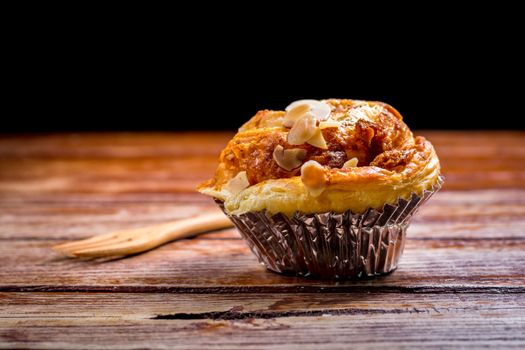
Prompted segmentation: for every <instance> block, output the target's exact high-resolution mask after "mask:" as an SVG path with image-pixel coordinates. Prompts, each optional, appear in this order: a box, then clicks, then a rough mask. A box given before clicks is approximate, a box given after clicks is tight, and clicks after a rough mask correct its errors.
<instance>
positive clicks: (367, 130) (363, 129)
mask: <svg viewBox="0 0 525 350" xmlns="http://www.w3.org/2000/svg"><path fill="white" fill-rule="evenodd" d="M323 102H325V103H327V104H329V105H330V107H331V118H332V119H334V120H337V121H339V122H340V123H341V124H340V126H339V127H338V128H326V129H323V130H322V134H323V136H324V139H325V140H326V143H327V146H328V149H326V150H325V149H320V148H317V147H314V146H311V145H309V144H306V143H305V144H302V145H290V144H288V143H287V141H286V140H287V134H288V131H289V129H287V128H285V127H283V126H282V119H283V117H284V114H285V113H284V112H275V111H268V110H265V111H260V112H259V113H257V114H256V115H255V116H254V117H253V118H251V119H250V120H249V121H248V122H247V123H245V124H244V125H243V126H242V127H241V128H240V129H239V132H238V133H237V134H236V135H235V136H234V138H233V139H232V140H231V141H230V142H229V143H228V145H227V146H226V148H225V149H224V150H223V151H222V153H221V155H220V164H219V167H218V168H217V171H216V173H215V176H214V177H213V178H212V179H211V180H209V181H207V182H205V183H203V184H202V185H200V186H199V188H198V189H199V190H200V191H201V192H203V193H206V194H210V195H212V196H214V197H216V198H219V199H221V200H224V201H227V200H229V199H230V200H232V203H233V202H236V203H237V204H236V205H238V207H237V208H233V210H232V211H238V210H240V209H239V206H240V207H242V203H241V202H242V195H243V193H241V194H240V195H239V196H238V198H236V199H235V200H234V199H233V198H229V197H231V196H228V194H227V193H225V192H224V191H222V189H223V187H224V186H225V184H226V183H227V182H228V181H229V180H230V179H231V178H232V177H234V176H235V175H236V174H237V173H239V172H240V171H246V174H247V176H248V180H249V182H250V187H249V188H248V189H246V190H245V191H244V192H246V193H245V195H249V193H252V194H253V195H255V192H254V191H257V189H255V188H254V187H261V186H262V185H266V187H267V186H268V185H270V184H271V186H274V189H278V188H280V187H283V186H284V188H286V186H288V187H290V186H291V187H294V186H292V185H291V184H295V185H296V187H297V186H298V187H297V188H295V187H294V191H297V193H296V196H297V195H298V194H299V193H303V192H306V189H305V188H304V186H303V188H302V189H301V185H302V183H301V181H300V180H299V182H298V179H300V175H301V169H300V167H299V168H297V169H293V170H291V171H287V170H285V169H283V168H281V167H279V165H277V164H276V162H275V161H274V159H273V158H272V154H273V151H274V149H275V147H276V146H278V145H281V146H282V147H284V149H290V148H302V149H305V150H306V157H305V159H304V162H307V161H309V160H315V161H316V162H318V163H319V164H321V165H322V166H323V171H324V172H325V176H324V177H323V178H325V179H326V181H325V184H324V185H325V187H326V189H327V194H326V195H327V196H328V195H330V191H332V192H333V191H343V192H348V191H354V192H356V186H361V187H362V188H365V187H367V186H368V187H370V185H376V186H380V187H381V186H382V187H381V188H382V189H383V190H384V189H385V188H384V187H385V185H386V189H388V185H390V187H392V189H393V188H394V187H396V188H397V189H399V188H400V187H403V186H402V185H403V184H404V185H407V184H411V183H413V181H415V180H416V179H417V178H418V176H421V175H422V174H423V173H425V174H426V175H428V176H430V177H431V178H429V179H424V178H421V179H419V182H423V181H424V180H425V181H427V180H428V184H426V186H424V187H426V188H428V187H429V186H430V187H431V186H432V185H433V184H434V183H435V181H437V176H438V174H439V161H437V156H436V155H435V152H434V149H433V147H432V145H431V144H430V142H428V141H426V140H425V139H424V138H423V137H416V138H414V137H413V135H412V133H411V131H410V130H409V128H408V127H407V126H406V125H405V123H403V120H402V117H401V115H400V114H399V112H397V111H396V110H395V109H394V108H393V107H391V106H389V105H387V104H384V103H381V102H365V101H355V100H338V99H330V100H325V101H323ZM353 157H356V158H357V159H358V165H357V167H353V168H349V169H342V166H343V164H344V163H345V162H346V161H347V160H349V159H351V158H353ZM434 158H435V161H432V160H433V159H434ZM430 163H432V164H433V167H434V168H432V169H426V167H427V166H428V165H429V164H430ZM425 169H426V170H427V171H424V170H425ZM429 170H432V171H429ZM303 180H304V179H303ZM416 182H417V181H416ZM255 185H257V186H255ZM373 188H374V186H371V187H370V190H373ZM410 189H413V190H414V191H416V190H418V189H419V185H418V184H415V183H414V184H413V186H412V188H408V190H410ZM376 190H378V188H376ZM394 192H395V191H394ZM405 192H407V191H404V192H403V193H401V196H402V195H406V194H407V193H405ZM258 193H259V194H258V196H262V197H264V195H263V194H261V192H260V191H259V192H258ZM346 194H348V193H346ZM398 194H399V193H398ZM272 196H273V195H272ZM259 199H260V198H259ZM259 199H257V200H255V201H256V202H257V203H259V204H258V205H259V207H257V208H244V209H242V210H245V209H260V202H261V201H260V200H259ZM245 200H248V201H252V202H253V201H254V198H251V199H248V198H246V199H245ZM275 200H286V201H292V202H293V201H294V198H287V197H282V198H273V197H272V199H269V198H268V201H275ZM297 200H298V199H297ZM310 200H312V199H311V198H310ZM315 200H316V201H318V202H319V201H323V197H321V198H317V199H315ZM263 202H264V200H263ZM362 202H363V203H360V204H359V205H355V203H354V204H352V203H348V205H347V206H348V208H347V209H357V208H362V207H363V204H370V205H374V204H375V205H377V203H380V202H381V201H378V200H373V201H367V200H366V199H364V200H363V201H362ZM385 202H388V198H385ZM227 204H228V203H227ZM266 204H268V205H265V204H264V203H263V204H262V208H263V209H268V208H269V207H271V206H272V204H271V203H266ZM383 204H384V203H383ZM330 205H332V207H330ZM273 206H274V207H280V206H279V205H276V206H275V205H273ZM321 207H322V209H329V210H335V209H338V210H340V209H341V208H342V207H341V206H340V205H336V206H333V204H327V206H321ZM336 207H337V208H336ZM343 207H344V205H343ZM365 207H366V205H365ZM226 208H227V209H232V208H229V206H228V205H226ZM313 208H319V206H316V205H312V209H313ZM294 210H303V211H304V210H306V211H308V208H306V209H305V208H304V207H301V205H300V204H298V205H297V206H294V205H293V204H291V205H286V208H285V211H286V212H288V213H290V211H292V212H293V211H294ZM316 210H317V209H316Z"/></svg>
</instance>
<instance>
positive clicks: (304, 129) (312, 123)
mask: <svg viewBox="0 0 525 350" xmlns="http://www.w3.org/2000/svg"><path fill="white" fill-rule="evenodd" d="M316 124H317V121H316V119H315V118H314V116H313V115H312V114H311V113H310V112H308V113H306V114H305V115H303V116H302V117H301V118H299V120H297V121H296V122H295V124H294V126H293V127H292V128H291V129H290V131H289V132H288V138H287V142H288V143H289V144H290V145H302V144H303V143H305V142H306V141H308V140H309V139H311V138H312V136H314V134H315V131H316V130H317V126H316Z"/></svg>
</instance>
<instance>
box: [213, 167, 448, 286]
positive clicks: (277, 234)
mask: <svg viewBox="0 0 525 350" xmlns="http://www.w3.org/2000/svg"><path fill="white" fill-rule="evenodd" d="M442 183H443V179H442V177H440V178H439V181H438V183H437V184H436V185H435V186H434V187H433V188H432V190H429V191H424V192H423V194H422V195H421V196H418V195H417V194H412V196H411V198H410V199H409V200H404V199H399V200H398V202H397V204H395V205H390V204H386V205H385V206H384V207H383V208H382V209H381V210H376V209H368V210H366V211H365V212H364V213H361V214H355V213H352V212H351V211H346V212H344V213H334V212H327V213H320V214H303V213H299V212H296V213H295V214H294V215H293V216H292V217H287V216H286V215H283V214H275V215H270V214H269V213H268V212H266V211H259V212H247V213H244V214H241V215H229V214H228V213H226V212H225V214H226V215H227V216H228V217H229V218H230V219H231V220H232V221H233V223H234V224H235V226H236V227H237V229H238V230H239V232H240V233H241V235H242V237H243V238H244V239H245V240H246V242H247V243H248V246H249V247H250V248H251V250H252V252H253V253H254V254H255V256H257V258H258V259H259V261H260V262H261V263H262V264H263V265H265V266H266V267H267V268H268V269H270V270H272V271H275V272H278V273H283V274H293V275H297V276H304V277H317V278H329V279H343V278H353V277H365V276H376V275H381V274H386V273H389V272H391V271H393V270H394V269H396V268H397V264H398V261H399V258H400V257H401V255H402V254H403V248H404V246H405V239H406V231H407V228H408V225H409V223H410V219H411V218H412V216H413V215H414V214H415V213H416V212H417V210H418V209H419V208H420V207H421V206H422V205H423V204H424V203H425V202H426V201H427V200H428V199H429V198H430V197H431V196H432V195H433V194H434V193H436V192H437V191H438V190H439V189H440V188H441V184H442ZM217 203H218V204H219V206H220V207H221V209H223V211H224V206H223V204H222V202H219V201H217Z"/></svg>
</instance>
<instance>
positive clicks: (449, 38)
mask: <svg viewBox="0 0 525 350" xmlns="http://www.w3.org/2000/svg"><path fill="white" fill-rule="evenodd" d="M463 18H464V17H461V18H460V19H459V20H458V22H462V21H463ZM473 18H476V17H473ZM247 21H248V22H249V23H247V24H246V26H250V25H251V26H253V20H252V19H250V18H248V17H247ZM250 21H252V22H250ZM425 21H427V19H426V18H422V19H421V20H420V23H419V24H417V23H416V24H414V25H413V26H412V27H408V29H407V31H405V32H401V33H399V32H395V33H393V32H391V30H390V29H388V28H387V29H388V30H387V29H382V30H381V31H380V34H379V35H375V36H373V38H372V39H370V38H368V37H366V36H365V35H364V34H363V32H356V31H355V29H352V28H347V27H346V26H343V27H341V28H333V29H332V30H331V31H329V33H328V34H324V35H316V34H318V33H317V32H315V30H316V29H315V28H314V29H313V30H312V31H311V32H308V28H307V27H301V28H300V29H301V30H300V31H296V32H294V34H292V35H289V36H285V35H281V34H282V33H280V32H279V30H280V29H279V28H278V29H279V30H277V31H273V32H269V31H266V29H267V27H264V30H263V31H262V33H250V34H247V35H240V33H241V32H242V31H243V30H244V28H246V26H244V27H243V26H242V25H239V26H236V27H234V28H230V29H224V28H220V27H212V28H210V29H208V30H207V31H204V34H199V33H200V31H199V32H194V33H191V35H189V34H188V33H187V30H186V29H187V28H185V27H182V28H175V29H173V28H171V29H170V31H166V32H162V31H160V30H157V29H154V30H150V31H147V34H144V33H143V32H142V30H144V28H142V29H138V30H134V29H132V27H127V26H122V27H119V30H108V31H106V30H102V31H95V30H94V28H95V26H93V25H92V24H91V23H89V25H86V27H85V28H84V29H82V28H76V29H75V30H74V31H71V30H70V27H68V26H66V27H64V26H61V27H56V28H53V26H52V24H51V23H46V26H45V27H42V28H40V29H41V30H32V31H30V32H28V33H25V35H24V36H23V39H20V38H17V39H16V40H14V41H13V47H12V48H10V50H8V52H9V54H8V55H7V57H8V58H10V59H11V60H10V63H9V64H8V65H5V67H4V68H5V71H6V72H7V73H9V74H10V78H11V79H9V80H6V81H4V86H5V87H6V89H5V90H6V91H5V93H4V108H3V113H2V122H1V124H0V131H2V132H48V131H86V130H103V131H104V130H108V131H109V130H217V129H224V130H231V129H236V128H237V127H239V126H240V125H241V124H242V123H243V122H244V121H246V120H247V119H248V118H250V117H251V116H252V115H254V114H255V112H256V111H257V110H260V109H265V108H268V109H283V108H284V107H285V106H286V105H287V104H288V103H290V102H292V101H294V100H297V99H302V98H314V99H321V98H328V97H339V98H354V99H366V100H380V101H384V102H387V103H390V104H391V105H393V106H394V107H396V108H397V109H398V110H399V111H400V112H401V114H402V115H403V116H404V118H405V120H406V122H407V124H408V125H409V126H410V127H411V128H414V129H511V130H512V129H523V125H524V124H523V109H522V107H521V105H522V101H523V61H524V57H523V54H521V53H520V50H519V45H518V44H521V42H522V41H521V42H520V34H519V31H518V29H519V26H518V27H517V28H512V27H511V28H504V27H503V29H502V27H498V28H499V32H497V31H495V27H494V26H492V25H487V23H489V22H486V21H485V20H483V21H482V23H478V26H476V27H475V28H473V27H467V26H465V28H466V29H461V30H459V29H458V28H454V27H451V22H450V19H449V20H448V22H447V23H446V24H447V28H448V29H449V31H448V32H445V31H442V30H440V29H439V28H441V27H436V28H438V30H435V31H434V30H433V31H429V32H425V33H416V32H417V30H416V29H417V28H420V25H421V23H422V22H425ZM168 23H172V22H168ZM436 23H437V24H439V25H440V26H442V25H443V24H444V22H443V19H442V18H440V19H438V21H437V22H436ZM509 23H511V24H513V23H514V24H516V23H517V22H512V21H509ZM507 24H508V23H507ZM504 25H505V23H504ZM259 26H260V25H259ZM274 27H275V26H274ZM392 28H394V27H392ZM185 30H186V31H185ZM368 34H369V33H368Z"/></svg>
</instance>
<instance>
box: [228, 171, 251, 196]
mask: <svg viewBox="0 0 525 350" xmlns="http://www.w3.org/2000/svg"><path fill="white" fill-rule="evenodd" d="M248 187H250V182H249V181H248V176H247V175H246V171H241V172H239V173H238V174H237V175H235V177H233V178H232V179H230V181H228V183H227V184H226V190H228V191H229V192H230V193H231V194H233V195H237V194H239V193H240V192H241V191H242V190H244V189H246V188H248Z"/></svg>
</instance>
